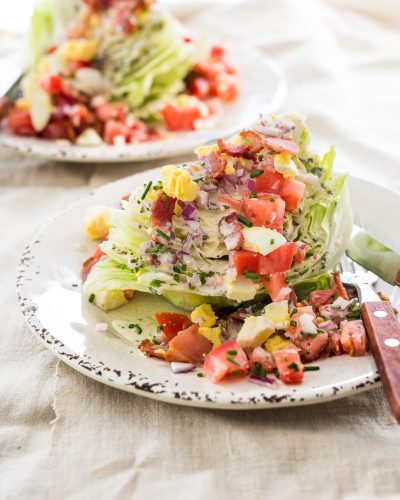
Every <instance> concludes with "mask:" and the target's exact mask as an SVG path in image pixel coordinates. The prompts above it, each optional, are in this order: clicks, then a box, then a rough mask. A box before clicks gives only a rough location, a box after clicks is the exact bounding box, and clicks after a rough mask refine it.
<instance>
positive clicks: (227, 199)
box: [217, 194, 242, 212]
mask: <svg viewBox="0 0 400 500" xmlns="http://www.w3.org/2000/svg"><path fill="white" fill-rule="evenodd" d="M217 201H218V203H221V204H222V205H227V206H228V207H230V208H232V209H233V210H235V212H241V211H242V201H241V200H235V198H233V197H232V196H229V195H228V194H218V196H217Z"/></svg>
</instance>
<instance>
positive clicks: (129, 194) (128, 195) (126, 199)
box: [121, 193, 131, 202]
mask: <svg viewBox="0 0 400 500" xmlns="http://www.w3.org/2000/svg"><path fill="white" fill-rule="evenodd" d="M130 197H131V193H128V194H124V196H122V198H121V202H122V201H129V198H130Z"/></svg>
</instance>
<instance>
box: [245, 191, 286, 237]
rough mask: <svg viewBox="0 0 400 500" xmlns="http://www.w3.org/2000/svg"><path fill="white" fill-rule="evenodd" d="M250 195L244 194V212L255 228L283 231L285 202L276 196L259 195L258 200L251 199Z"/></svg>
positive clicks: (268, 194)
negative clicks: (261, 227) (263, 227)
mask: <svg viewBox="0 0 400 500" xmlns="http://www.w3.org/2000/svg"><path fill="white" fill-rule="evenodd" d="M249 194H250V193H244V194H243V212H244V215H245V217H246V218H247V219H248V220H249V221H250V222H251V223H252V224H253V225H254V226H265V227H268V228H270V229H276V230H277V231H279V232H280V233H281V232H282V231H283V216H284V213H285V202H284V201H283V200H282V198H281V197H280V196H278V195H276V194H270V193H258V198H250V197H249Z"/></svg>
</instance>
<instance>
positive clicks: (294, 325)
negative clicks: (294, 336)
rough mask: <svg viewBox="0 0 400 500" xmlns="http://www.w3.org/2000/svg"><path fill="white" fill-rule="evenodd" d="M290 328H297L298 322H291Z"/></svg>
mask: <svg viewBox="0 0 400 500" xmlns="http://www.w3.org/2000/svg"><path fill="white" fill-rule="evenodd" d="M290 326H293V327H296V326H297V321H295V320H294V319H292V321H291V322H290Z"/></svg>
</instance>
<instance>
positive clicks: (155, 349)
mask: <svg viewBox="0 0 400 500" xmlns="http://www.w3.org/2000/svg"><path fill="white" fill-rule="evenodd" d="M139 349H140V350H141V351H142V352H144V353H145V354H147V356H153V357H155V358H158V359H165V350H164V349H163V347H161V346H160V345H155V344H153V343H152V342H151V340H150V339H146V340H143V342H142V343H141V344H139ZM161 351H162V352H161Z"/></svg>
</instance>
